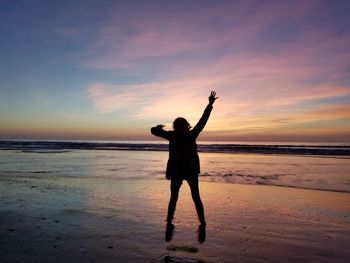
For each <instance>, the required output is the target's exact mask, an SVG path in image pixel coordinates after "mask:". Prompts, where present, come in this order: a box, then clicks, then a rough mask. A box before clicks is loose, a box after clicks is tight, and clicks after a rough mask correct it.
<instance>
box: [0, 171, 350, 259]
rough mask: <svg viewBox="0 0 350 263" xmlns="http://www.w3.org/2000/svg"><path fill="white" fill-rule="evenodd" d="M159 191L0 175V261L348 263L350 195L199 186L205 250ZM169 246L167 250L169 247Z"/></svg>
mask: <svg viewBox="0 0 350 263" xmlns="http://www.w3.org/2000/svg"><path fill="white" fill-rule="evenodd" d="M168 188H169V182H168V181H165V180H139V179H134V180H131V179H127V180H115V179H110V178H91V177H90V178H89V177H87V178H77V177H75V178H71V177H62V176H60V177H55V176H53V175H50V177H48V176H47V175H45V174H43V175H41V174H38V175H36V176H33V174H28V175H25V174H24V175H23V174H21V175H18V174H15V173H14V174H11V176H9V175H6V176H5V175H0V258H1V262H166V261H167V260H168V261H169V260H170V261H172V262H296V261H299V262H350V194H347V193H335V192H325V191H313V190H303V189H292V188H285V187H272V186H252V185H239V184H225V183H212V182H201V184H200V188H201V193H202V199H203V203H204V206H205V210H206V217H207V223H208V225H207V241H206V242H205V243H204V244H199V243H198V241H197V233H196V230H197V226H198V222H197V218H196V214H195V210H194V205H193V203H192V200H191V198H190V194H189V188H188V186H187V185H186V184H184V187H182V190H181V193H180V198H179V201H178V208H177V210H176V214H175V217H176V218H175V222H174V223H175V226H176V229H175V233H174V238H173V240H172V242H170V243H166V242H165V241H164V227H165V222H164V219H165V215H166V208H167V202H168V196H169V192H168ZM169 245H170V246H169Z"/></svg>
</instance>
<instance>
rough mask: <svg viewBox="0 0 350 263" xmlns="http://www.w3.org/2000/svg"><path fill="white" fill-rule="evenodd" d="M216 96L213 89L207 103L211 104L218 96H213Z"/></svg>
mask: <svg viewBox="0 0 350 263" xmlns="http://www.w3.org/2000/svg"><path fill="white" fill-rule="evenodd" d="M215 96H216V92H215V91H212V92H211V93H210V96H209V103H210V104H213V103H214V102H215V100H216V99H217V98H219V97H215Z"/></svg>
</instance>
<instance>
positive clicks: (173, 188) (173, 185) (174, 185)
mask: <svg viewBox="0 0 350 263" xmlns="http://www.w3.org/2000/svg"><path fill="white" fill-rule="evenodd" d="M181 184H182V180H176V179H172V180H171V182H170V201H169V206H168V216H167V220H166V221H167V222H168V223H171V222H172V220H173V217H174V213H175V208H176V202H177V198H178V197H179V191H180V187H181Z"/></svg>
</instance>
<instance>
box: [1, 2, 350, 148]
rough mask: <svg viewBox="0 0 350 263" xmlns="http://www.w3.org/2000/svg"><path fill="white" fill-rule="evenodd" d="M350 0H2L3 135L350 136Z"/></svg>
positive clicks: (290, 138) (268, 138) (340, 138)
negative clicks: (198, 126) (179, 132)
mask: <svg viewBox="0 0 350 263" xmlns="http://www.w3.org/2000/svg"><path fill="white" fill-rule="evenodd" d="M349 20H350V2H349V1H176V2H174V1H2V3H1V9H0V33H1V36H2V37H1V42H0V52H1V53H0V55H1V60H0V76H1V78H0V91H1V97H0V110H1V115H0V138H3V139H10V138H19V139H20V138H25V139H38V138H39V139H152V137H151V135H150V134H149V127H150V126H153V125H156V124H158V123H163V124H166V125H167V126H166V128H167V129H171V122H172V121H173V119H174V118H176V117H178V116H183V117H186V118H188V120H189V121H190V123H193V124H194V123H195V122H196V121H197V119H198V118H199V117H200V115H201V113H202V110H203V108H204V107H205V105H206V103H207V97H208V95H209V93H210V91H211V90H216V91H217V93H218V95H219V96H220V98H219V100H218V101H217V104H216V105H215V109H214V112H213V115H212V118H211V120H210V122H209V123H208V126H207V128H206V131H205V132H204V133H203V135H202V137H201V139H208V140H209V139H210V140H234V141H237V140H244V141H246V140H266V141H300V140H303V141H305V140H313V141H348V140H349V139H348V138H350V136H349V135H350V134H349V131H350V129H349V128H350V106H349V105H350V104H349V102H350V83H349V79H350V76H349V75H350V48H349V47H350V32H349V29H348V25H349V22H350V21H349Z"/></svg>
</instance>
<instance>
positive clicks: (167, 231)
mask: <svg viewBox="0 0 350 263" xmlns="http://www.w3.org/2000/svg"><path fill="white" fill-rule="evenodd" d="M174 228H175V226H174V225H173V224H172V223H170V222H168V223H167V224H166V229H165V241H166V242H169V241H170V240H171V239H172V238H173V233H174Z"/></svg>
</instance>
